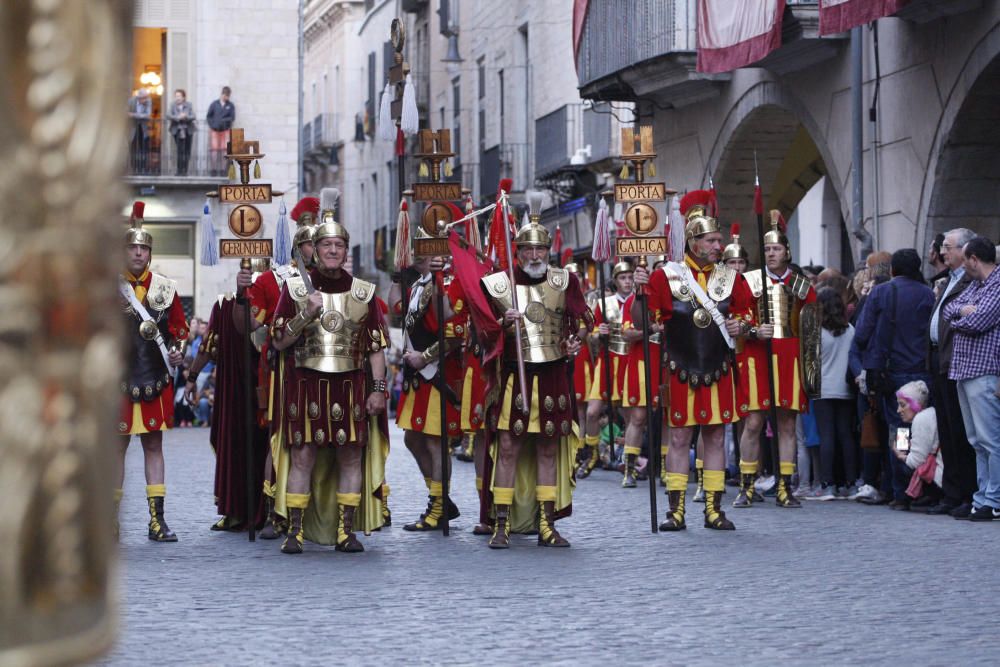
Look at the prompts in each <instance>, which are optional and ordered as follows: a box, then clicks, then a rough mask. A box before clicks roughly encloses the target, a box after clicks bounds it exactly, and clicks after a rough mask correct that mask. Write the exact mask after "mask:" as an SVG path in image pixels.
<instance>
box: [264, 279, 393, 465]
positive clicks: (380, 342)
mask: <svg viewBox="0 0 1000 667" xmlns="http://www.w3.org/2000/svg"><path fill="white" fill-rule="evenodd" d="M310 276H311V277H312V282H313V285H314V286H315V287H316V289H317V290H319V291H321V292H327V293H329V294H338V293H341V292H346V291H348V290H349V289H351V284H352V281H353V278H352V277H351V275H350V274H349V273H347V272H346V271H343V270H341V272H340V277H338V278H331V277H328V276H325V275H323V274H321V273H320V272H319V271H317V270H315V269H314V270H312V271H310ZM296 313H297V309H296V306H295V301H294V299H292V297H291V295H290V294H289V293H288V285H287V284H286V285H284V286H283V287H282V290H281V298H280V299H279V300H278V307H277V310H276V311H275V318H276V319H277V318H282V319H284V320H288V319H291V318H292V317H295V315H296ZM363 326H364V331H363V332H362V334H361V340H364V341H373V342H375V343H376V347H377V349H378V350H381V349H383V348H384V346H385V341H387V340H388V339H389V335H388V331H387V330H386V327H385V318H384V317H383V315H382V310H381V308H379V305H378V303H377V302H376V300H375V298H374V297H373V298H372V299H371V300H370V301H369V302H368V315H367V318H366V319H365V322H364V325H363ZM301 344H302V342H301V339H300V340H299V341H298V342H297V343H296V345H301ZM366 350H367V352H368V353H369V354H371V353H372V352H374V351H377V350H372V349H371V348H366ZM366 375H367V373H366V371H365V368H360V369H357V370H353V371H347V372H343V373H320V372H318V371H314V370H312V369H308V368H295V364H294V362H293V361H292V359H291V358H290V357H289V362H288V363H287V364H286V369H285V387H284V392H283V393H284V400H283V401H282V405H281V406H280V409H279V411H278V414H276V415H274V417H275V418H276V419H277V420H278V421H279V423H281V424H283V425H284V427H285V443H286V444H287V445H288V446H296V445H301V444H305V443H312V444H315V445H317V446H319V447H323V446H327V445H331V444H334V443H335V444H337V445H356V446H364V445H365V444H366V443H367V441H368V437H367V434H368V414H367V412H366V409H365V402H366V401H367V399H368V395H369V394H370V393H371V390H370V387H369V386H368V380H367V377H366Z"/></svg>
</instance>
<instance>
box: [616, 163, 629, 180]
mask: <svg viewBox="0 0 1000 667" xmlns="http://www.w3.org/2000/svg"><path fill="white" fill-rule="evenodd" d="M618 178H620V179H622V180H623V181H624V180H625V179H626V178H628V162H626V163H625V164H623V165H622V170H621V173H619V174H618Z"/></svg>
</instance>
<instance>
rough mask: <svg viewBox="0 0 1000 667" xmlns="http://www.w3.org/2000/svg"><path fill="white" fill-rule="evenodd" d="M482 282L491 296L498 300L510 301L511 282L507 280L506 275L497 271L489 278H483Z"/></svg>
mask: <svg viewBox="0 0 1000 667" xmlns="http://www.w3.org/2000/svg"><path fill="white" fill-rule="evenodd" d="M482 280H483V285H485V286H486V291H487V292H489V293H490V296H492V297H494V298H496V299H510V280H509V279H508V278H507V274H506V273H504V272H503V271H497V272H496V273H491V274H490V275H488V276H483V279H482Z"/></svg>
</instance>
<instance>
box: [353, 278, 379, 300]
mask: <svg viewBox="0 0 1000 667" xmlns="http://www.w3.org/2000/svg"><path fill="white" fill-rule="evenodd" d="M351 296H352V297H354V298H355V299H356V300H357V301H360V302H361V303H368V302H369V301H371V300H372V297H374V296H375V284H374V283H370V282H368V281H367V280H362V279H361V278H355V279H354V282H353V283H351Z"/></svg>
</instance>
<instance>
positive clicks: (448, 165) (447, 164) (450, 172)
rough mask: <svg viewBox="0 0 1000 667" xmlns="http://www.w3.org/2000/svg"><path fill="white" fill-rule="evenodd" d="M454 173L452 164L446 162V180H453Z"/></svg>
mask: <svg viewBox="0 0 1000 667" xmlns="http://www.w3.org/2000/svg"><path fill="white" fill-rule="evenodd" d="M452 173H453V172H452V170H451V162H445V163H444V175H445V177H446V178H451V175H452Z"/></svg>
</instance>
